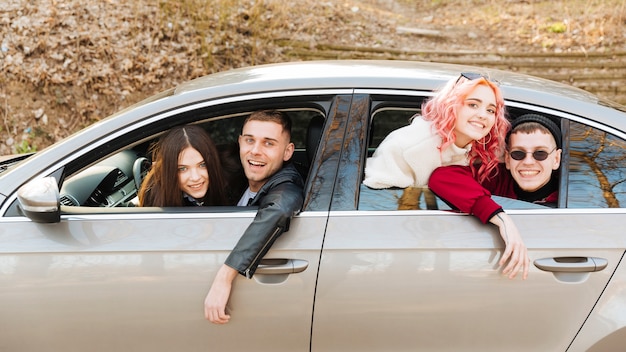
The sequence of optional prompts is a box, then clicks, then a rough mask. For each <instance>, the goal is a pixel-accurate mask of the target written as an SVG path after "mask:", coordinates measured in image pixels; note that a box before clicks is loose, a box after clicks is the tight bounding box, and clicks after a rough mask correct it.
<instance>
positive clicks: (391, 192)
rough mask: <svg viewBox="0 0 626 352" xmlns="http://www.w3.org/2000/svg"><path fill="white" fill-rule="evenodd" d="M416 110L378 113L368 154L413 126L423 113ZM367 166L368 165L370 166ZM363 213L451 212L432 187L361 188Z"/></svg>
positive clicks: (390, 109) (360, 197)
mask: <svg viewBox="0 0 626 352" xmlns="http://www.w3.org/2000/svg"><path fill="white" fill-rule="evenodd" d="M419 112H420V109H419V108H415V107H384V108H381V109H379V110H376V111H374V113H373V114H372V120H371V122H370V129H369V139H368V144H367V154H368V156H371V155H372V154H373V153H374V151H376V148H377V147H378V146H379V145H380V143H381V142H382V141H383V139H385V137H387V135H388V134H389V133H391V132H392V131H394V130H396V129H398V128H401V127H404V126H406V125H408V124H410V123H411V117H413V116H415V115H416V114H419ZM366 166H367V163H366ZM358 209H359V210H414V209H449V207H448V206H447V205H446V204H445V203H444V202H443V201H441V200H440V199H439V198H437V197H436V196H435V195H434V194H433V193H432V192H431V191H430V190H429V189H428V188H423V189H409V190H404V189H401V188H388V189H371V188H369V187H367V186H365V185H363V184H361V185H360V192H359V203H358Z"/></svg>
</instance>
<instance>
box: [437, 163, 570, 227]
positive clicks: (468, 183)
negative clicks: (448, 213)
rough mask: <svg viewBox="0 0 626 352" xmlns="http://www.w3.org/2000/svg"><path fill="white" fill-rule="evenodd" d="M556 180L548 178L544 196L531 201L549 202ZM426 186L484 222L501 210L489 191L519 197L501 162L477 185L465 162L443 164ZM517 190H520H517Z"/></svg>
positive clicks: (555, 191) (552, 200) (553, 198)
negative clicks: (491, 174) (485, 179)
mask: <svg viewBox="0 0 626 352" xmlns="http://www.w3.org/2000/svg"><path fill="white" fill-rule="evenodd" d="M557 183H558V182H551V183H550V185H549V187H550V188H551V190H549V191H548V196H547V197H544V198H542V199H540V200H536V201H534V200H531V201H534V203H539V204H549V203H556V201H557V200H558V188H556V187H557ZM428 187H429V188H430V189H431V191H433V192H434V193H435V194H436V195H437V196H439V197H440V198H441V199H443V200H444V201H445V202H446V203H448V204H449V205H450V206H452V207H453V208H456V209H459V210H460V211H462V212H465V213H469V214H472V215H474V216H476V217H477V218H478V219H480V221H482V222H483V223H487V222H488V221H489V219H491V218H492V217H493V216H494V215H496V214H497V213H499V212H502V211H503V210H502V207H501V206H500V205H499V204H498V203H496V202H495V201H494V200H493V199H491V195H492V194H493V195H496V196H502V197H507V198H511V199H520V197H519V196H518V194H517V193H516V187H515V181H514V180H513V177H511V173H510V172H509V171H508V170H507V169H506V167H505V166H504V164H500V165H499V167H498V173H497V175H496V176H495V177H492V178H491V179H489V180H487V181H486V182H483V184H482V185H481V184H480V183H478V181H476V180H475V179H474V177H473V176H472V170H471V169H470V168H469V166H458V165H451V166H443V167H439V168H437V169H436V170H435V171H433V173H432V175H431V176H430V179H429V181H428ZM520 192H521V191H520Z"/></svg>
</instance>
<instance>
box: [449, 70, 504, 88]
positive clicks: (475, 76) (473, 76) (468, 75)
mask: <svg viewBox="0 0 626 352" xmlns="http://www.w3.org/2000/svg"><path fill="white" fill-rule="evenodd" d="M461 77H463V78H466V79H467V80H470V81H473V80H475V79H479V78H484V79H485V80H487V81H489V82H493V83H495V84H497V85H500V82H498V81H495V80H492V79H489V77H487V76H485V75H483V74H482V73H477V72H461V75H460V76H459V78H457V80H456V83H459V80H460V79H461Z"/></svg>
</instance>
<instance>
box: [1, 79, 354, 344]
mask: <svg viewBox="0 0 626 352" xmlns="http://www.w3.org/2000/svg"><path fill="white" fill-rule="evenodd" d="M274 95H275V96H276V97H277V98H273V97H272V96H271V95H270V97H269V98H268V97H267V96H266V97H264V98H263V99H262V100H256V101H254V102H249V101H246V100H245V97H242V98H239V101H235V102H232V100H233V99H232V98H231V99H229V101H230V102H229V103H228V104H225V105H224V106H222V105H219V104H217V103H213V104H209V105H208V106H206V104H205V106H203V108H202V109H199V108H198V109H196V110H194V109H190V108H189V107H185V112H184V113H180V114H176V112H172V111H168V112H167V113H164V114H166V115H168V116H169V117H167V118H166V117H163V118H161V119H157V118H153V121H157V122H154V123H153V124H152V125H146V126H143V127H142V129H141V130H139V129H138V127H134V128H135V129H132V128H131V129H129V130H127V131H125V132H124V133H123V134H121V133H120V137H119V138H116V139H114V140H109V141H106V142H103V141H94V144H96V145H99V147H93V151H92V152H91V153H89V154H90V155H107V154H108V151H106V150H103V149H106V148H117V146H119V145H123V143H131V142H132V141H136V140H137V138H139V137H137V136H142V135H146V134H149V133H153V132H149V131H153V130H155V131H156V130H159V129H162V128H163V127H164V126H171V125H174V124H178V123H184V122H186V121H188V122H194V121H196V122H197V121H199V120H201V119H209V120H211V121H213V120H215V121H222V122H223V121H225V120H228V119H229V118H232V117H234V116H243V115H244V113H245V112H247V111H252V110H251V109H252V108H253V107H258V106H261V107H271V108H280V109H284V110H285V111H288V112H289V113H297V112H299V111H304V112H307V111H311V110H314V111H316V112H319V114H320V115H321V116H323V118H324V120H325V123H324V124H323V129H322V130H321V131H320V135H319V136H318V137H317V140H319V144H317V140H315V141H314V143H312V144H309V143H308V142H306V143H305V144H304V145H300V146H298V144H297V152H296V154H299V156H298V158H301V159H302V158H306V156H304V155H305V154H306V152H307V150H306V149H309V148H313V153H311V154H310V155H311V156H314V159H313V160H311V166H310V167H309V166H308V165H307V171H308V174H309V176H308V178H307V183H306V189H305V192H306V201H305V205H304V207H303V211H302V212H301V213H300V214H298V215H297V216H295V217H294V218H293V220H292V222H291V226H290V229H289V231H288V232H286V233H285V234H283V235H282V236H281V237H280V238H279V239H278V240H277V241H276V243H275V244H274V245H273V248H272V249H271V250H270V252H269V253H268V254H267V255H266V257H265V258H264V259H263V261H262V263H261V265H260V266H259V269H258V270H257V273H256V274H255V276H254V277H253V278H252V279H246V278H244V277H242V276H239V277H238V278H236V280H235V281H234V284H233V291H232V295H231V297H230V300H229V303H228V306H227V309H228V312H229V313H230V314H231V315H232V319H231V322H230V323H228V324H227V325H223V326H222V325H214V324H211V323H209V322H208V321H206V320H205V319H204V312H203V302H204V297H205V295H206V294H207V292H208V290H209V287H210V285H211V282H212V280H213V277H214V276H215V273H216V271H217V270H218V268H219V267H220V266H221V265H222V263H223V262H224V260H225V259H226V257H227V256H228V253H229V252H230V250H231V249H232V248H233V247H234V245H235V244H236V242H237V240H238V239H239V237H240V235H241V234H242V233H243V231H244V230H245V229H246V227H247V226H248V225H249V224H250V222H251V221H252V220H253V218H254V216H255V214H256V210H255V209H254V208H239V209H237V208H232V207H224V208H221V207H209V208H206V209H203V208H202V207H186V208H163V209H159V210H158V211H153V210H150V209H148V210H142V209H141V208H132V207H127V208H120V207H114V208H106V207H105V208H98V207H96V208H94V207H85V206H74V207H72V206H70V207H64V208H63V209H64V212H63V215H62V216H61V220H60V222H58V223H49V224H41V223H35V222H32V221H31V220H29V219H27V218H25V217H24V216H10V217H8V216H7V217H3V218H0V290H1V292H2V294H1V297H2V299H0V312H1V316H2V318H1V319H0V350H12V351H15V350H19V351H42V350H54V351H111V350H133V351H175V350H185V351H207V350H220V351H226V350H232V351H241V350H254V351H269V350H271V351H306V350H309V346H310V331H311V317H312V310H313V301H314V290H315V285H316V278H317V267H318V263H319V259H320V254H321V246H322V239H323V236H324V232H325V227H326V222H327V217H328V209H329V206H330V195H331V192H332V187H333V185H334V176H335V174H336V171H337V165H338V160H339V158H338V152H339V149H338V146H339V145H340V141H341V139H339V142H338V139H337V138H338V137H339V138H343V133H344V131H343V130H342V129H341V128H343V127H342V126H344V125H343V124H342V123H340V121H342V120H345V119H346V118H347V116H346V115H347V112H348V107H349V102H350V95H349V94H347V95H339V96H335V95H334V94H328V92H326V94H325V95H323V96H322V95H320V94H316V92H312V91H307V92H305V93H302V95H297V94H296V93H294V96H296V97H295V98H294V97H292V98H289V97H285V94H284V93H275V94H274ZM207 114H209V115H210V116H209V115H207ZM204 115H207V116H204ZM338 121H339V122H338ZM207 123H209V122H207ZM157 124H160V125H161V127H157V126H156V125H157ZM294 130H297V131H295V132H294V133H302V136H304V134H305V133H306V134H307V138H308V137H309V136H308V133H307V132H308V131H307V127H306V126H299V125H297V123H296V122H294ZM213 131H214V132H216V135H215V138H214V139H219V136H220V135H223V134H224V133H226V132H228V131H227V129H225V128H223V127H220V128H213ZM235 133H238V132H235ZM236 136H237V135H236V134H235V136H234V137H235V138H236ZM298 138H300V137H298ZM301 139H302V140H304V137H302V138H301ZM124 141H128V142H124ZM85 147H87V146H85ZM303 153H304V154H303ZM84 158H88V156H87V155H86V156H85V157H84ZM85 160H87V159H85ZM82 162H84V161H82V159H81V158H78V159H75V160H74V161H72V162H70V163H69V164H68V165H63V166H62V168H61V169H64V170H61V169H60V170H58V171H57V172H55V173H53V174H54V175H63V174H71V173H73V171H71V170H79V169H81V168H82V167H81V166H80V165H75V164H77V163H82ZM294 162H297V161H296V160H294ZM96 165H98V164H96ZM70 169H71V170H70ZM85 170H89V167H87V168H85ZM78 174H79V175H80V172H79V173H78ZM69 182H70V181H67V180H66V181H65V187H67V184H68V183H69ZM109 198H110V197H107V198H106V199H107V200H108V199H109ZM13 215H15V214H13Z"/></svg>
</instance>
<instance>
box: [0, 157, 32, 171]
mask: <svg viewBox="0 0 626 352" xmlns="http://www.w3.org/2000/svg"><path fill="white" fill-rule="evenodd" d="M33 154H35V153H28V154H14V155H4V156H0V174H1V173H3V172H5V171H7V170H8V169H10V168H12V167H13V166H15V165H17V164H19V163H20V162H21V161H22V160H26V159H27V158H28V157H29V156H31V155H33Z"/></svg>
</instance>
